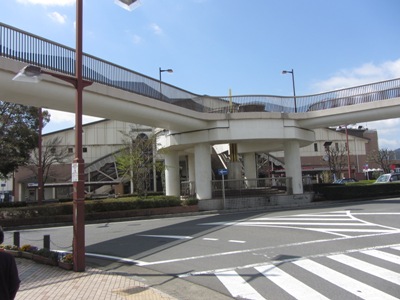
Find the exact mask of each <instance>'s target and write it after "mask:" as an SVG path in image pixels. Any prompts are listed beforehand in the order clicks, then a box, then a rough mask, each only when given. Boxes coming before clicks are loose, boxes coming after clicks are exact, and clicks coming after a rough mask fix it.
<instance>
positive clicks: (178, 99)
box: [0, 22, 400, 113]
mask: <svg viewBox="0 0 400 300" xmlns="http://www.w3.org/2000/svg"><path fill="white" fill-rule="evenodd" d="M0 56H3V57H5V58H9V59H14V60H17V61H21V62H25V63H27V64H34V65H37V66H40V67H43V68H46V69H49V70H52V71H56V72H60V73H63V74H67V75H71V76H73V75H74V74H75V49H73V48H70V47H67V46H64V45H61V44H58V43H55V42H53V41H50V40H47V39H44V38H42V37H39V36H36V35H33V34H31V33H28V32H26V31H22V30H20V29H18V28H15V27H12V26H9V25H7V24H4V23H1V22H0ZM82 70H83V78H84V79H85V80H88V81H93V82H97V83H100V84H104V85H108V86H111V87H115V88H118V89H122V90H126V91H129V92H132V93H136V94H139V95H143V96H147V97H150V98H153V99H156V100H159V101H163V102H167V103H170V104H173V105H177V106H181V107H184V108H187V109H190V110H195V111H198V112H206V113H239V112H254V111H269V112H282V113H293V112H294V102H295V101H294V100H295V99H294V97H293V96H292V97H290V96H289V97H286V96H273V95H243V96H223V97H211V96H200V95H197V94H194V93H191V92H188V91H185V90H183V89H181V88H178V87H175V86H173V85H170V84H167V83H164V82H160V81H159V80H156V79H154V78H151V77H149V76H146V75H143V74H140V73H138V72H135V71H132V70H129V69H127V68H124V67H122V66H119V65H116V64H113V63H110V62H107V61H105V60H103V59H100V58H97V57H95V56H92V55H89V54H86V53H84V54H83V68H82ZM160 84H161V85H162V87H161V89H160ZM161 91H162V93H161ZM397 97H400V78H397V79H392V80H386V81H381V82H376V83H371V84H366V85H361V86H357V87H351V88H346V89H340V90H336V91H331V92H326V93H320V94H315V95H308V96H296V103H297V112H307V111H315V110H324V109H330V108H334V107H340V106H347V105H354V104H360V103H366V102H372V101H380V100H385V99H391V98H397Z"/></svg>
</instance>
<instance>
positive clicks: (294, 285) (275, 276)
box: [255, 265, 329, 300]
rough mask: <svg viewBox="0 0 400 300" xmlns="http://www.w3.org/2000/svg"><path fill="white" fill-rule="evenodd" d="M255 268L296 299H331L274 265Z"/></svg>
mask: <svg viewBox="0 0 400 300" xmlns="http://www.w3.org/2000/svg"><path fill="white" fill-rule="evenodd" d="M255 269H256V270H257V271H258V272H260V273H261V274H263V275H264V276H265V277H267V278H268V279H269V280H271V281H272V282H273V283H275V284H276V285H278V286H279V287H280V288H282V289H283V290H285V291H286V292H287V293H289V294H290V295H292V296H293V297H294V298H296V299H299V300H302V299H304V300H309V299H315V300H319V299H321V300H322V299H329V298H326V297H325V296H324V295H322V294H320V293H318V292H317V291H316V290H314V289H312V288H310V287H309V286H307V285H305V284H304V283H302V282H301V281H300V280H298V279H296V278H294V277H293V276H291V275H289V274H288V273H286V272H284V271H282V270H281V269H279V268H277V267H276V266H274V265H265V266H261V267H257V268H255Z"/></svg>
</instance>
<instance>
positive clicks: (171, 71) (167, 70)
mask: <svg viewBox="0 0 400 300" xmlns="http://www.w3.org/2000/svg"><path fill="white" fill-rule="evenodd" d="M158 71H159V72H158V74H159V76H160V99H161V100H162V99H163V94H162V89H161V82H162V80H161V73H162V72H168V73H173V72H174V70H172V69H164V70H163V69H161V68H158Z"/></svg>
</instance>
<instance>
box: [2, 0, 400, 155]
mask: <svg viewBox="0 0 400 300" xmlns="http://www.w3.org/2000/svg"><path fill="white" fill-rule="evenodd" d="M0 1H1V10H0V21H1V22H3V23H6V24H9V25H11V26H14V27H17V28H19V29H22V30H25V31H28V32H31V33H33V34H36V35H38V36H41V37H44V38H47V39H50V40H53V41H56V42H58V43H61V44H65V45H68V46H70V47H75V27H74V25H75V0H0ZM399 12H400V1H398V0H335V1H323V0H279V1H278V0H251V1H244V0H241V1H239V0H141V6H139V7H138V8H137V9H135V10H133V11H131V12H129V11H126V10H123V9H121V7H119V6H117V5H115V4H114V0H101V1H100V0H84V23H83V25H84V29H83V31H84V32H83V50H84V52H86V53H88V54H91V55H94V56H97V57H99V58H102V59H105V60H108V61H110V62H113V63H115V64H118V65H121V66H124V67H126V68H129V69H132V70H135V71H137V72H140V73H143V74H145V75H148V76H151V77H154V78H158V76H159V73H158V69H159V67H161V68H163V69H167V68H172V69H173V70H174V73H171V74H170V73H163V81H165V82H168V83H170V84H172V85H176V86H178V87H180V88H183V89H185V90H188V91H191V92H194V93H198V94H208V95H213V96H223V95H228V93H229V89H231V90H232V94H234V95H244V94H269V95H292V82H291V76H290V74H288V75H282V74H281V71H282V70H284V69H286V70H290V69H294V71H295V81H296V94H297V95H307V94H313V93H319V92H324V91H329V90H333V89H338V88H343V87H349V86H355V85H359V84H364V83H371V82H375V81H380V80H386V79H392V78H398V77H400V38H399V36H400V35H399V28H400V18H399V17H398V14H399ZM51 114H52V121H51V122H50V124H49V125H48V126H46V128H45V132H50V131H54V130H58V129H62V128H66V127H72V126H73V125H74V117H73V114H66V113H62V112H56V111H51ZM399 117H400V116H399ZM90 120H94V119H93V118H89V117H88V118H85V121H86V122H88V121H90ZM359 125H364V126H366V127H368V128H371V129H377V130H378V135H379V145H380V147H381V148H388V149H397V148H400V134H399V128H400V119H391V120H384V121H379V122H369V123H367V124H365V123H363V124H359Z"/></svg>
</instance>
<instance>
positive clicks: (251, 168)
mask: <svg viewBox="0 0 400 300" xmlns="http://www.w3.org/2000/svg"><path fill="white" fill-rule="evenodd" d="M243 163H244V176H245V177H246V179H255V178H257V164H256V154H255V153H254V152H251V153H244V154H243ZM246 184H247V186H248V187H257V181H256V180H246Z"/></svg>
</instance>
